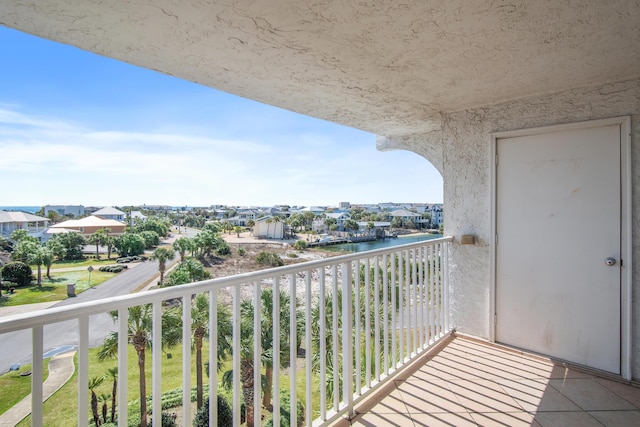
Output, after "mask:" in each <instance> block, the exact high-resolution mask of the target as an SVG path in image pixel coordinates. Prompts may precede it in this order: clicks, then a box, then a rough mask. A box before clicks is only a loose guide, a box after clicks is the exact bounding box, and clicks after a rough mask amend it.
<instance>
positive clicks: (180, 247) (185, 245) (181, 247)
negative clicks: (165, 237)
mask: <svg viewBox="0 0 640 427" xmlns="http://www.w3.org/2000/svg"><path fill="white" fill-rule="evenodd" d="M192 243H193V242H192V241H191V239H189V238H188V237H180V238H178V239H176V241H175V242H173V249H175V250H176V251H178V254H180V262H183V261H184V256H185V254H186V253H187V251H188V250H189V249H191V246H192Z"/></svg>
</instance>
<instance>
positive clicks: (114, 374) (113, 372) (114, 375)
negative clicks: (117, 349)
mask: <svg viewBox="0 0 640 427" xmlns="http://www.w3.org/2000/svg"><path fill="white" fill-rule="evenodd" d="M107 376H108V377H109V378H111V381H112V382H113V386H112V387H111V422H112V423H113V422H115V419H116V394H117V393H118V367H117V366H116V367H114V368H109V369H107Z"/></svg>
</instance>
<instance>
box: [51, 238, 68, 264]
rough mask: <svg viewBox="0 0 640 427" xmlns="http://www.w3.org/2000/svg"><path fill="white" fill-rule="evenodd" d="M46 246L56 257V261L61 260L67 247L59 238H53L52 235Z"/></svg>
mask: <svg viewBox="0 0 640 427" xmlns="http://www.w3.org/2000/svg"><path fill="white" fill-rule="evenodd" d="M54 237H55V235H54ZM47 248H48V249H49V250H50V251H51V254H52V255H53V256H54V257H55V258H57V259H58V261H62V260H63V259H64V257H65V255H66V253H67V249H66V248H65V247H64V245H63V244H62V242H61V241H60V239H54V238H53V237H52V238H51V239H49V240H48V241H47Z"/></svg>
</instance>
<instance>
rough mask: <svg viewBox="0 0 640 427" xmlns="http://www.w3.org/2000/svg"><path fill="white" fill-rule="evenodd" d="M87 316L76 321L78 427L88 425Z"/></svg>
mask: <svg viewBox="0 0 640 427" xmlns="http://www.w3.org/2000/svg"><path fill="white" fill-rule="evenodd" d="M88 385H89V316H80V318H79V319H78V427H86V426H87V425H88V424H89V390H88V388H89V387H88Z"/></svg>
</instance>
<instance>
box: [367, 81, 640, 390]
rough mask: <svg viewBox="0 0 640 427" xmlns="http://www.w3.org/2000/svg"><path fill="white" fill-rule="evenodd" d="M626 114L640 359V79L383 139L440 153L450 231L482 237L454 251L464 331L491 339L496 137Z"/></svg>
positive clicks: (636, 372) (386, 144) (480, 111)
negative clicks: (493, 148)
mask: <svg viewBox="0 0 640 427" xmlns="http://www.w3.org/2000/svg"><path fill="white" fill-rule="evenodd" d="M627 115H630V116H631V126H632V138H631V144H632V149H631V151H632V164H633V165H634V166H633V170H632V173H633V201H632V209H633V218H634V221H633V239H634V245H633V261H634V264H635V269H634V272H633V285H632V286H633V309H634V311H633V326H632V328H633V344H632V347H633V354H635V355H639V354H640V284H638V283H639V282H640V157H639V155H640V127H639V124H638V123H639V120H640V79H637V80H629V81H623V82H618V83H615V84H606V85H600V86H595V87H587V88H580V89H573V90H569V91H566V92H562V93H557V94H552V95H545V96H539V97H531V98H526V99H519V100H514V101H511V102H507V103H502V104H498V105H492V106H487V107H483V108H477V109H472V110H465V111H458V112H454V113H447V114H443V115H442V130H441V131H440V132H438V133H435V132H432V133H430V134H425V135H422V136H419V135H412V136H411V137H405V138H403V139H394V140H381V141H379V143H378V145H379V146H381V145H382V146H383V147H381V148H386V149H390V148H392V147H395V148H402V149H410V150H412V151H415V152H417V153H418V154H421V155H423V156H425V157H426V158H427V159H429V155H433V154H435V157H434V159H433V161H432V163H434V164H439V163H440V162H441V166H440V167H441V169H440V168H439V169H440V170H441V172H442V174H443V177H444V224H445V233H446V234H448V235H453V236H455V237H458V238H459V236H460V235H461V234H475V235H476V236H477V244H476V245H474V246H468V245H465V246H462V245H458V244H454V245H452V247H451V257H450V260H451V266H450V270H449V271H450V283H451V288H452V289H451V290H452V294H451V295H452V297H451V302H452V304H453V305H452V319H453V321H454V324H455V325H456V327H457V328H458V330H460V331H462V332H465V333H469V334H473V335H477V336H480V337H484V338H488V337H489V325H490V321H489V319H490V315H489V286H490V264H491V247H490V223H491V218H490V196H491V193H490V192H491V182H490V176H491V175H490V165H491V163H490V147H491V134H492V133H494V132H501V131H508V130H517V129H523V128H531V127H539V126H549V125H555V124H563V123H573V122H580V121H586V120H595V119H602V118H608V117H616V116H627ZM421 144H422V145H425V146H427V147H428V148H426V147H420V145H421ZM416 147H417V148H416ZM440 155H441V156H442V157H441V158H440ZM440 159H442V160H440ZM430 160H431V159H430ZM632 363H633V367H632V372H633V377H634V378H640V357H635V358H634V360H633V362H632Z"/></svg>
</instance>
